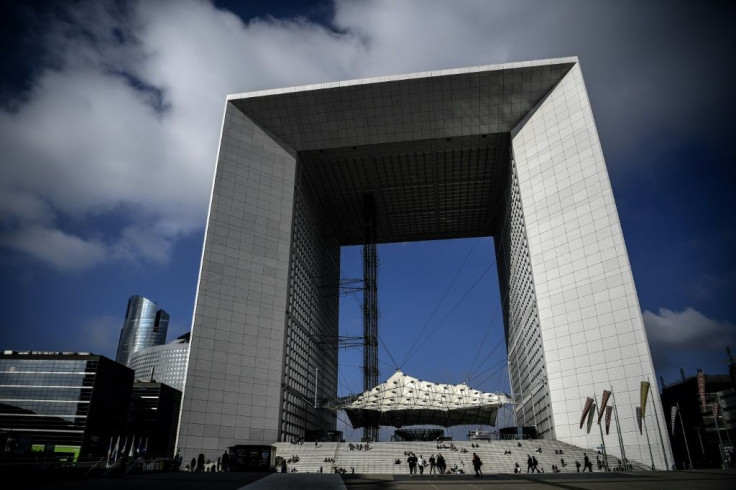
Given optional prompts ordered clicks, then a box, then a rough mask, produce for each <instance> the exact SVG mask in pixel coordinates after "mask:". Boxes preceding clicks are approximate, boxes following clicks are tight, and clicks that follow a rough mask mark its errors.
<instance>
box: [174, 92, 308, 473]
mask: <svg viewBox="0 0 736 490" xmlns="http://www.w3.org/2000/svg"><path fill="white" fill-rule="evenodd" d="M295 171H296V158H295V155H292V154H291V153H289V152H288V151H286V150H285V149H284V148H283V147H282V146H281V145H279V144H278V143H276V142H275V141H274V140H273V139H272V138H271V137H270V136H269V135H267V134H266V133H265V132H264V131H263V130H262V129H260V128H259V127H258V126H257V125H256V124H253V122H251V121H250V120H249V119H248V118H247V117H245V116H244V115H243V114H242V113H241V112H240V111H239V110H238V109H237V108H235V107H234V106H233V105H232V104H230V103H228V104H227V107H226V112H225V120H224V122H223V128H222V135H221V140H220V152H219V155H218V162H217V170H216V174H215V183H214V188H215V189H216V190H217V192H213V194H212V201H211V203H210V210H209V217H208V220H207V230H206V233H205V235H206V236H205V246H204V250H203V255H202V266H201V270H200V277H199V284H198V287H197V297H196V302H195V309H194V319H193V322H192V336H191V348H190V357H189V365H188V374H187V379H186V384H185V388H184V398H183V401H182V412H181V418H180V421H179V435H178V440H177V444H176V446H177V448H178V449H180V450H181V454H182V456H183V457H184V459H185V460H187V461H189V460H190V459H191V458H192V457H197V455H198V454H199V453H203V454H204V455H205V457H207V458H209V459H212V460H214V459H216V458H217V456H219V455H221V454H222V453H223V452H224V451H225V449H226V448H227V447H228V446H232V445H234V444H238V443H242V441H248V442H250V443H253V444H258V443H268V444H270V443H272V442H274V441H277V440H278V436H279V417H280V406H281V405H280V403H281V380H282V377H283V371H284V335H285V316H284V312H285V310H286V298H287V278H288V266H289V254H290V243H291V235H290V234H291V225H292V206H293V199H294V179H295Z"/></svg>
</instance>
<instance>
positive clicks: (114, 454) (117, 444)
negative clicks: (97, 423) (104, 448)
mask: <svg viewBox="0 0 736 490" xmlns="http://www.w3.org/2000/svg"><path fill="white" fill-rule="evenodd" d="M113 448H114V449H113V450H112V460H113V461H115V460H116V459H118V451H119V450H120V436H119V435H118V438H117V439H116V440H115V445H114V446H113Z"/></svg>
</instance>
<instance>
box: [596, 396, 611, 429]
mask: <svg viewBox="0 0 736 490" xmlns="http://www.w3.org/2000/svg"><path fill="white" fill-rule="evenodd" d="M610 397H611V392H610V391H608V390H603V398H601V408H600V409H599V410H598V425H601V419H602V418H603V411H604V410H605V409H606V405H608V399H609V398H610Z"/></svg>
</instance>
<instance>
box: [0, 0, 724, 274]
mask: <svg viewBox="0 0 736 490" xmlns="http://www.w3.org/2000/svg"><path fill="white" fill-rule="evenodd" d="M68 8H69V18H70V19H71V21H60V20H55V21H54V22H52V23H50V24H47V25H46V24H45V25H43V29H42V30H43V31H45V32H47V34H46V35H45V38H44V39H45V43H46V48H47V50H48V57H47V59H46V64H45V65H44V64H42V65H40V66H39V70H38V74H37V77H36V78H35V79H34V82H33V84H32V87H31V89H30V90H29V91H28V92H27V93H25V94H23V96H22V97H21V98H19V99H18V100H16V101H12V102H11V103H10V104H9V105H8V107H9V108H8V107H6V109H0V147H1V148H3V155H2V165H0V196H3V197H0V212H1V213H2V216H3V219H2V221H0V224H2V226H3V227H4V230H5V232H4V233H5V235H6V239H5V240H4V242H5V243H6V244H14V245H12V246H14V247H15V248H17V249H19V250H25V251H27V252H28V253H30V254H32V255H33V256H35V257H37V258H38V259H40V260H43V261H45V262H46V263H48V264H50V265H52V266H54V267H62V268H63V267H67V266H66V265H65V264H67V263H69V261H66V260H59V258H58V256H56V255H55V254H48V253H40V251H39V250H37V249H36V248H34V247H31V246H30V245H29V244H28V243H27V241H26V240H23V237H24V236H26V235H28V234H30V233H32V232H31V231H30V230H31V229H37V228H39V227H42V228H44V229H46V230H47V231H49V232H50V231H52V230H56V231H57V232H58V233H57V236H66V237H67V238H68V239H67V240H66V244H67V249H68V253H69V254H71V255H73V254H72V252H71V250H70V249H71V248H73V247H74V244H77V245H78V246H79V247H80V251H79V253H77V254H76V255H77V256H78V257H79V258H78V259H77V260H76V262H77V264H78V267H82V266H84V265H86V266H93V265H95V264H97V263H99V262H100V260H101V259H100V256H99V254H89V255H87V254H85V253H83V252H84V251H85V250H87V249H89V248H90V244H91V243H94V244H96V247H97V248H105V249H107V250H109V251H110V253H108V254H105V257H106V258H107V260H138V259H140V258H143V259H145V260H153V261H157V262H162V261H165V260H166V258H167V257H168V255H169V251H170V249H171V246H172V244H173V243H175V241H176V240H177V238H178V237H180V236H182V235H185V234H188V233H191V232H192V231H193V230H196V229H201V228H202V227H203V225H204V221H205V212H206V211H205V210H206V209H207V200H208V197H209V191H210V185H211V182H212V172H213V169H214V163H215V162H214V160H215V156H216V151H217V138H218V133H219V128H220V124H221V118H222V112H223V109H224V101H225V96H226V94H229V93H238V92H244V91H250V90H256V89H261V88H274V87H284V86H291V85H300V84H307V83H316V82H324V81H334V80H341V79H349V78H360V77H366V76H376V75H386V74H393V73H406V72H412V71H422V70H432V69H440V68H452V67H458V66H467V65H480V64H489V63H500V62H505V61H510V60H524V59H539V58H545V57H555V56H568V55H576V54H577V55H581V59H582V60H583V62H584V63H586V62H589V64H587V65H584V68H585V73H586V77H588V76H589V75H590V78H591V79H594V80H595V83H594V84H591V86H593V87H594V91H596V92H598V93H604V94H607V95H611V97H607V98H606V99H605V100H601V104H605V103H608V102H607V101H610V103H611V104H615V106H616V110H611V111H603V113H602V115H603V119H602V127H605V126H609V127H610V126H615V124H611V123H610V121H611V120H614V119H612V118H615V117H619V116H612V115H611V114H626V110H627V109H626V108H629V110H631V108H636V111H637V113H644V114H648V115H649V117H650V118H651V117H653V116H652V115H655V114H660V113H662V111H663V110H664V109H666V108H659V109H658V108H657V107H653V106H651V104H658V103H661V102H662V97H661V96H660V97H659V98H656V99H655V98H652V97H650V95H651V92H646V90H645V92H644V93H643V92H642V90H641V89H636V88H637V87H651V86H652V85H653V84H652V83H642V80H641V79H640V78H636V76H637V74H639V75H640V76H646V77H650V78H652V79H653V80H659V79H660V78H662V77H663V76H664V75H663V73H664V74H666V77H665V78H667V80H668V81H669V80H670V79H674V80H676V81H677V84H674V85H673V84H672V83H667V84H657V87H658V90H660V92H661V90H664V89H667V90H670V89H671V90H679V91H681V92H685V91H687V90H686V87H684V85H683V83H685V82H683V81H682V80H686V81H687V80H691V79H688V78H687V77H684V78H683V77H674V76H672V74H671V73H669V72H667V70H666V69H665V68H662V67H661V66H660V65H661V64H662V63H663V62H662V63H660V64H658V65H657V66H656V67H655V66H653V65H650V64H646V66H647V67H648V70H644V71H643V70H636V71H634V70H631V66H624V64H623V63H624V61H626V60H630V59H632V55H631V50H630V48H631V47H632V46H637V49H638V50H639V51H642V52H645V53H646V55H640V56H639V58H638V61H636V62H632V63H633V65H634V66H637V63H638V65H640V66H641V65H645V63H644V61H642V60H646V61H647V63H648V61H649V60H651V59H657V60H660V61H661V60H663V59H665V58H664V57H663V56H656V54H657V53H659V51H657V50H662V49H665V48H667V53H668V55H667V56H668V57H667V58H666V59H668V60H671V58H672V57H673V56H680V55H681V53H682V50H673V49H669V48H668V47H667V46H668V45H667V43H663V42H659V43H657V42H652V43H649V44H647V43H646V42H643V41H642V39H644V38H643V37H642V36H647V35H648V32H649V31H648V29H649V27H648V24H647V22H646V19H647V18H649V17H651V16H649V17H647V16H646V15H643V17H644V20H641V21H639V20H636V19H637V18H638V17H637V16H634V20H633V21H632V19H631V16H629V15H625V14H626V12H627V11H626V9H620V8H615V7H612V6H611V5H607V6H606V7H605V8H603V7H601V6H599V5H595V6H587V5H586V3H577V2H560V3H556V4H555V6H554V7H551V6H547V5H546V4H544V5H540V4H539V3H537V2H531V3H528V2H523V1H516V2H483V1H458V2H445V1H439V0H432V1H405V2H393V1H386V0H376V1H338V2H337V3H336V4H335V10H334V12H335V14H334V18H333V19H331V22H332V26H331V27H325V26H322V25H319V24H315V23H313V22H310V21H308V20H305V19H300V18H296V19H280V20H278V19H273V18H266V19H252V20H250V21H248V22H243V21H242V20H241V19H240V18H239V17H237V16H236V15H234V14H232V13H230V12H227V11H223V10H218V9H216V8H215V7H213V5H212V4H211V3H209V2H206V1H203V0H201V1H197V0H189V1H184V0H182V1H178V2H131V3H130V4H124V6H123V7H121V4H119V3H112V2H111V3H100V2H87V3H81V4H73V5H72V6H69V7H68ZM675 10H676V9H675ZM657 18H658V19H659V17H657ZM601 26H608V27H605V28H602V27H601ZM621 26H626V27H627V32H629V35H628V37H627V38H626V39H619V40H618V41H620V42H618V41H617V42H611V36H613V35H616V34H617V30H616V29H618V28H620V27H621ZM645 28H646V29H645ZM670 31H672V29H670ZM668 32H669V31H668ZM678 32H679V31H678ZM637 43H638V44H637ZM692 49H693V50H695V49H697V46H696V47H693V48H692ZM639 51H637V52H639ZM586 54H589V55H588V56H586ZM600 59H606V60H607V61H606V63H608V64H609V65H610V64H611V63H613V64H615V68H616V69H611V66H605V67H602V66H601V62H600V61H599V60H600ZM697 59H701V58H697ZM679 64H680V62H679V61H678V66H679ZM667 66H669V65H667ZM686 71H687V72H688V73H691V72H695V71H697V70H692V69H687V70H686ZM701 72H703V70H701ZM655 75H656V76H655ZM696 81H697V82H698V83H700V82H701V80H699V79H698V80H696ZM662 87H664V89H662ZM668 87H670V89H668ZM660 92H658V93H660ZM652 101H653V102H652ZM594 102H595V101H594ZM701 102H704V101H702V100H699V101H698V107H700V106H707V104H705V103H701ZM706 102H707V101H706ZM670 105H671V104H670ZM721 105H722V104H721ZM597 107H599V109H600V107H603V108H604V109H605V106H597ZM668 107H669V106H668ZM719 107H720V106H719ZM660 109H661V110H660ZM677 110H678V114H679V115H680V117H677V118H673V117H664V116H663V117H662V118H660V119H661V120H664V121H681V120H682V121H687V120H689V121H692V120H702V119H704V118H694V117H692V115H690V116H688V109H687V107H683V106H682V105H678V106H677ZM668 113H669V112H668V111H664V114H665V116H666V115H667V114H668ZM607 117H608V118H609V119H606V118H607ZM705 119H707V118H705ZM615 120H616V121H619V123H620V124H619V125H618V127H623V128H627V129H626V131H623V130H622V131H621V134H626V135H628V136H626V137H621V138H619V140H625V139H626V138H632V137H636V138H640V139H645V136H642V135H641V134H640V133H641V131H638V130H636V131H635V130H632V129H631V124H632V121H631V120H627V119H626V117H623V118H620V119H615ZM621 121H623V123H621ZM599 122H601V121H599ZM660 122H661V121H660ZM645 123H646V125H647V127H649V126H653V125H654V126H656V124H653V123H652V121H651V120H650V119H647V120H646V121H645ZM642 124H643V123H642ZM667 124H669V123H667ZM632 135H633V136H632ZM614 140H615V138H614ZM608 141H611V140H610V139H609V140H608ZM105 217H109V218H113V219H115V220H116V222H117V221H118V220H120V219H121V217H122V218H123V221H124V222H125V223H124V224H123V226H120V227H119V231H118V232H116V233H110V232H107V233H106V234H105V235H104V236H102V237H100V238H97V239H93V238H91V237H90V236H87V235H85V234H84V233H82V232H79V231H75V230H71V229H69V228H68V227H65V226H63V225H62V224H61V223H62V222H68V221H69V219H72V220H75V221H77V222H79V221H81V222H84V220H87V219H90V218H95V219H100V218H105ZM133 230H135V232H134V231H133ZM141 230H144V233H143V234H142V235H141V234H139V232H140V231H141ZM36 233H37V231H36ZM16 235H17V236H16ZM75 235H76V236H75ZM72 237H73V238H76V240H70V239H69V238H72ZM95 240H96V241H95ZM84 257H88V258H89V260H87V262H86V264H84V263H83V262H84ZM72 262H74V261H72Z"/></svg>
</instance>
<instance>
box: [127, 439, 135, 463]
mask: <svg viewBox="0 0 736 490" xmlns="http://www.w3.org/2000/svg"><path fill="white" fill-rule="evenodd" d="M134 451H135V436H133V440H132V441H130V452H129V453H128V456H130V457H131V458H132V457H133V456H135V452H134Z"/></svg>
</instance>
